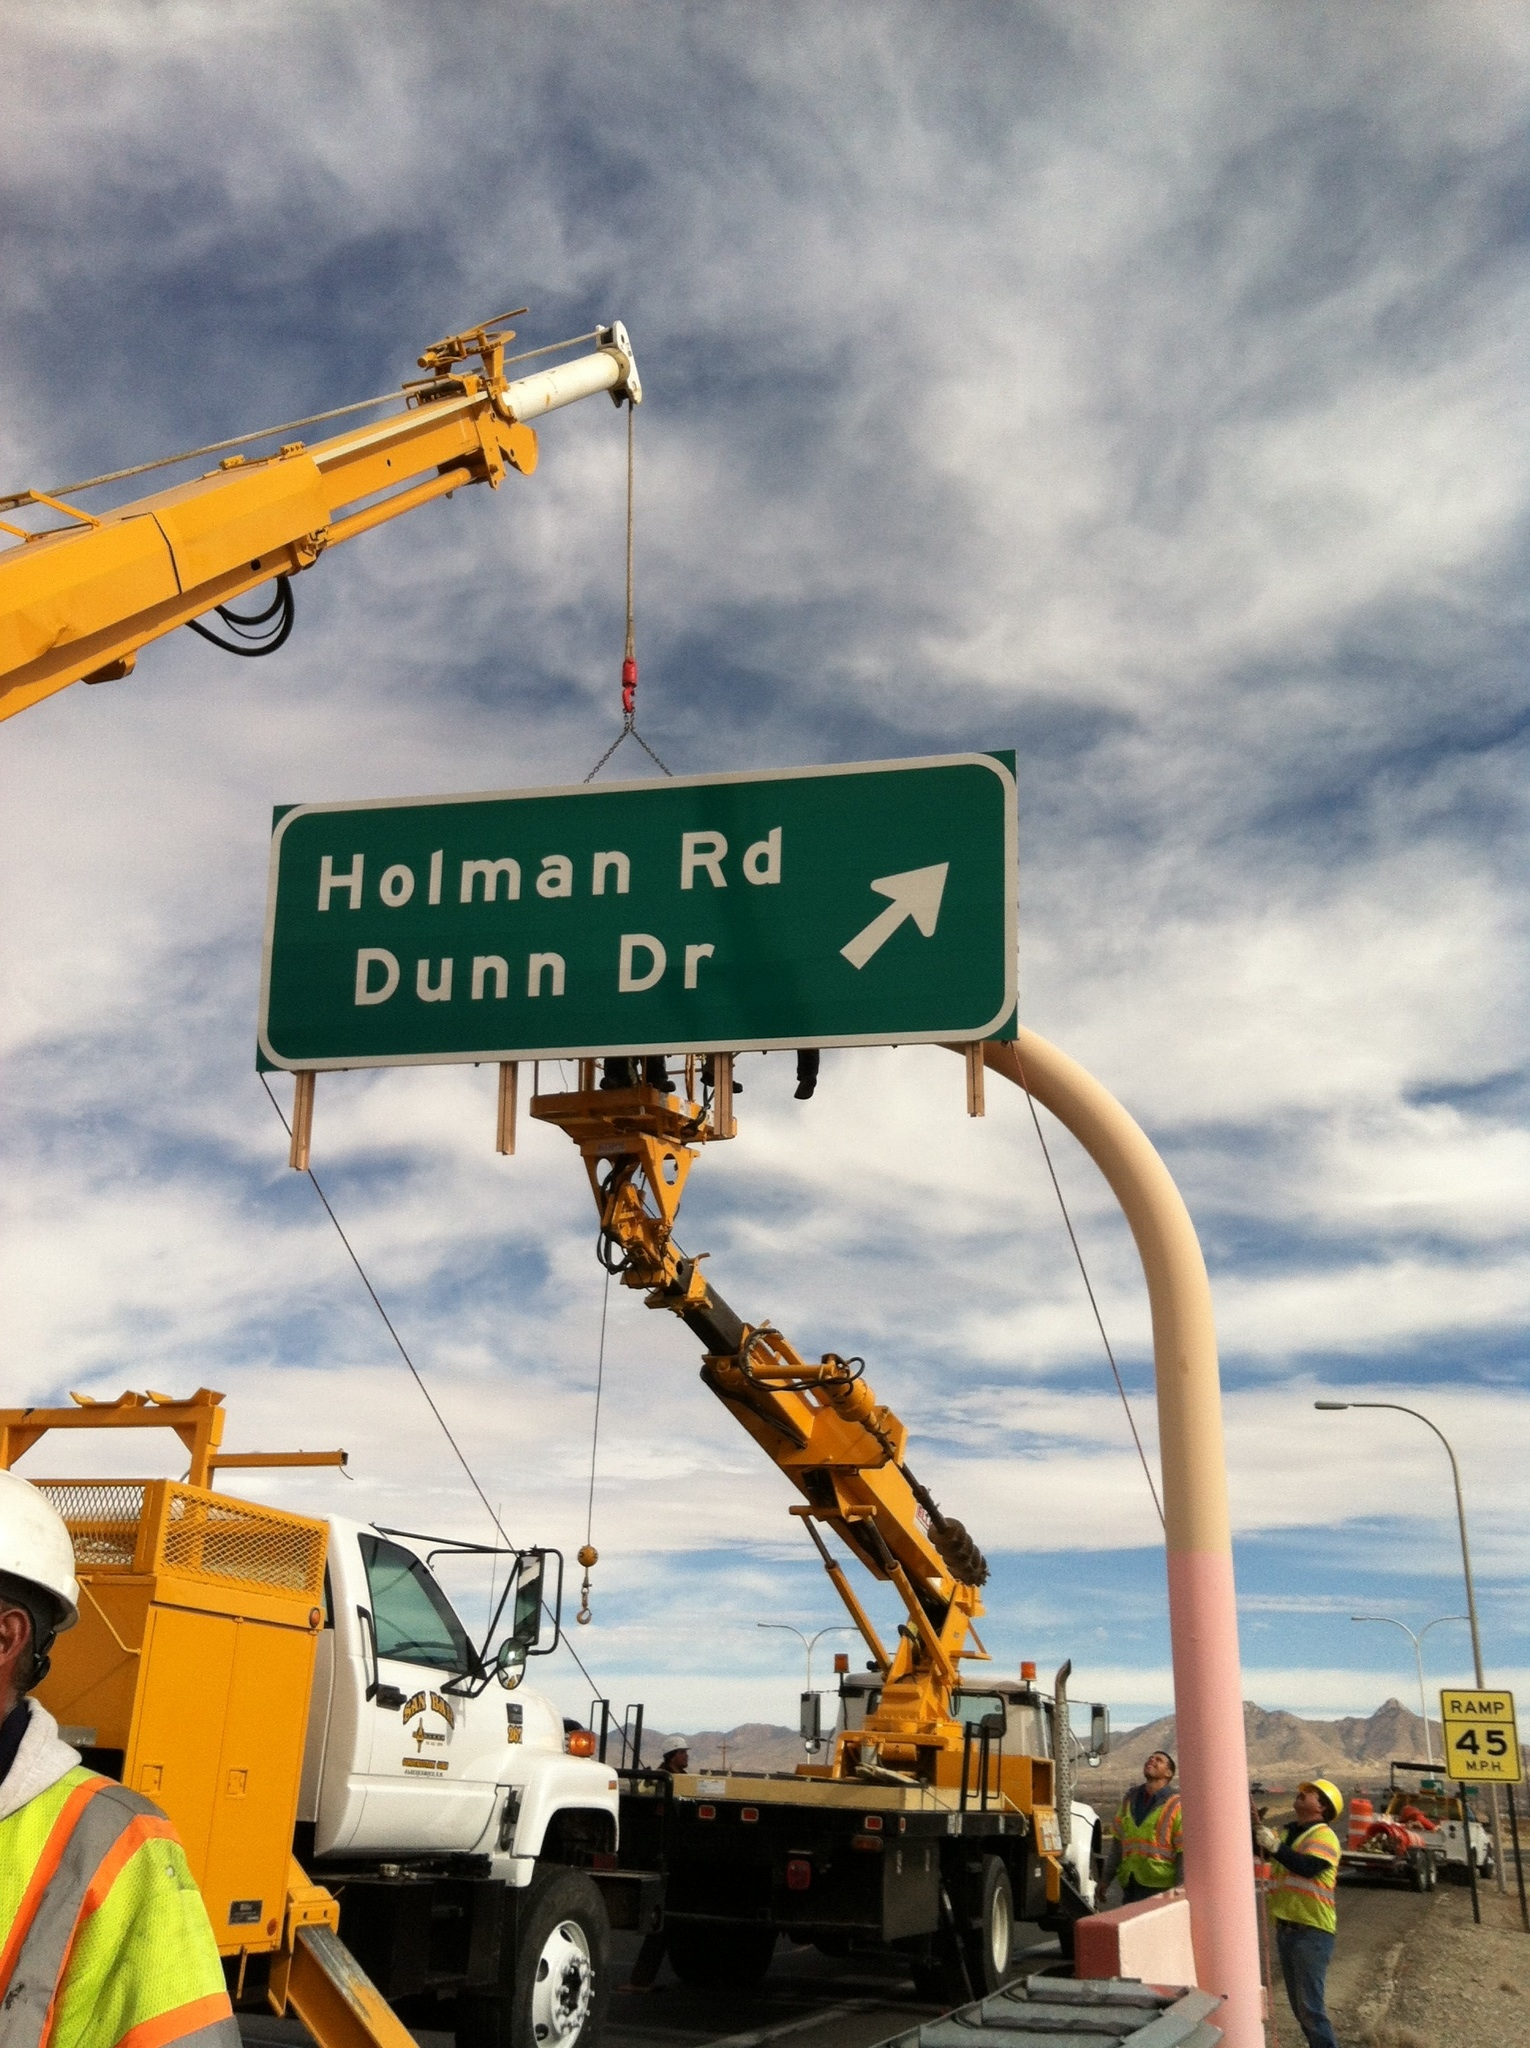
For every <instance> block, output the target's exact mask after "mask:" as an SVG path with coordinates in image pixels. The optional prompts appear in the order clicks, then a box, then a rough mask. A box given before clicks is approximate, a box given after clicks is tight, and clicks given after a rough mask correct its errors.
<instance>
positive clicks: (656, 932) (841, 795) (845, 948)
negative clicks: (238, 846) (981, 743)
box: [259, 754, 1016, 1068]
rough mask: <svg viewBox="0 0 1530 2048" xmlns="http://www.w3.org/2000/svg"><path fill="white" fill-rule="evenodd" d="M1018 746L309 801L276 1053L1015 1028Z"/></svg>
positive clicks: (285, 1062)
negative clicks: (572, 784) (556, 785)
mask: <svg viewBox="0 0 1530 2048" xmlns="http://www.w3.org/2000/svg"><path fill="white" fill-rule="evenodd" d="M1015 840H1016V815H1015V777H1014V756H1013V755H1012V754H953V755H947V756H941V757H939V758H937V759H933V760H920V761H867V762H856V763H853V764H852V765H850V766H847V767H837V768H789V769H781V770H776V771H772V772H770V773H767V774H760V775H714V776H676V777H674V778H672V779H671V780H668V781H665V782H642V783H608V784H604V785H601V786H599V787H596V788H588V787H585V786H580V787H578V788H574V789H551V790H540V789H537V790H512V791H507V792H504V793H501V794H489V795H479V796H453V797H428V798H415V797H405V798H399V799H396V800H389V801H386V802H377V803H372V802H362V803H340V804H298V805H295V806H293V807H292V808H290V809H288V810H285V811H282V812H279V813H278V816H277V823H276V829H275V833H274V835H273V840H272V847H271V882H270V896H269V901H268V905H267V912H266V946H265V964H264V970H263V973H262V976H261V991H260V1037H259V1043H260V1055H261V1059H262V1063H263V1064H269V1065H271V1066H275V1067H290V1068H300V1067H381V1066H409V1065H418V1064H424V1063H431V1062H444V1061H463V1060H518V1059H559V1058H575V1057H580V1056H583V1057H591V1056H594V1055H598V1054H602V1053H641V1052H744V1051H751V1050H762V1049H770V1048H773V1047H776V1046H802V1045H881V1044H888V1043H910V1042H913V1041H916V1040H920V1039H976V1038H995V1037H1011V1036H1013V1034H1014V1029H1015V891H1016V855H1015Z"/></svg>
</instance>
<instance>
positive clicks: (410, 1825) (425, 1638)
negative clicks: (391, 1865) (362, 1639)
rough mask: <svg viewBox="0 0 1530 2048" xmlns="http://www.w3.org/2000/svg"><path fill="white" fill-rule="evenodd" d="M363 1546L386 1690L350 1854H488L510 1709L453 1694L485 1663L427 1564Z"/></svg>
mask: <svg viewBox="0 0 1530 2048" xmlns="http://www.w3.org/2000/svg"><path fill="white" fill-rule="evenodd" d="M357 1542H358V1544H359V1546H360V1550H361V1559H362V1565H363V1568H364V1572H365V1577H366V1584H367V1592H368V1612H369V1614H370V1621H369V1622H368V1623H367V1624H366V1625H365V1633H366V1634H367V1635H368V1636H369V1637H370V1644H369V1648H370V1650H371V1654H372V1657H373V1660H374V1668H373V1672H372V1680H373V1682H374V1683H375V1685H376V1688H377V1690H376V1694H375V1696H374V1698H373V1700H372V1702H371V1705H370V1707H369V1708H368V1710H367V1715H368V1719H369V1721H370V1725H371V1744H370V1758H369V1764H368V1769H367V1796H366V1805H365V1809H364V1811H363V1814H362V1816H361V1822H360V1826H359V1828H358V1831H357V1833H356V1834H355V1835H353V1836H352V1838H351V1840H350V1842H349V1844H348V1845H347V1846H348V1847H349V1848H351V1849H353V1850H358V1849H362V1850H386V1849H393V1850H397V1851H399V1852H400V1853H404V1854H407V1853H408V1852H409V1851H411V1850H414V1851H416V1852H418V1851H436V1852H442V1851H452V1850H456V1851H467V1850H472V1849H478V1848H481V1847H482V1846H483V1838H484V1837H485V1835H486V1834H487V1832H488V1828H489V1825H490V1822H491V1820H492V1818H493V1815H494V1809H495V1779H496V1777H500V1776H502V1775H503V1773H502V1771H499V1770H498V1769H497V1765H498V1763H499V1760H500V1753H501V1751H502V1750H503V1747H504V1729H503V1720H504V1714H503V1709H502V1707H501V1706H500V1703H499V1701H497V1700H493V1701H489V1700H483V1699H478V1700H470V1699H467V1698H465V1697H464V1696H463V1694H461V1693H460V1692H450V1691H448V1690H447V1689H446V1688H447V1686H448V1683H449V1681H450V1680H452V1679H454V1678H461V1677H466V1676H469V1675H472V1674H474V1673H475V1672H476V1671H477V1668H478V1667H477V1659H476V1657H475V1655H474V1652H473V1649H472V1646H471V1644H470V1643H469V1642H468V1638H467V1631H466V1630H465V1629H464V1628H463V1626H462V1623H461V1622H460V1621H459V1620H458V1618H457V1615H456V1612H455V1610H454V1609H453V1607H452V1604H451V1602H450V1601H449V1600H448V1599H447V1597H446V1595H445V1594H444V1593H443V1592H442V1590H441V1588H440V1586H438V1585H437V1583H436V1581H435V1579H434V1577H433V1576H432V1575H431V1572H430V1570H429V1568H428V1567H427V1566H426V1564H425V1562H424V1560H423V1559H422V1558H420V1557H418V1556H416V1555H415V1553H414V1552H413V1551H412V1550H407V1549H405V1547H404V1546H403V1545H402V1544H401V1543H394V1542H392V1541H391V1540H390V1539H389V1538H388V1537H386V1536H374V1535H372V1534H370V1533H369V1532H366V1533H363V1534H361V1535H360V1536H358V1538H357ZM491 1724H492V1725H491ZM490 1746H492V1756H485V1755H484V1752H485V1750H486V1748H488V1747H490ZM475 1765H477V1766H478V1767H479V1769H478V1770H475V1769H474V1766H475ZM485 1766H487V1771H488V1782H487V1783H485V1782H484V1780H483V1777H482V1775H481V1771H482V1770H483V1768H484V1767H485Z"/></svg>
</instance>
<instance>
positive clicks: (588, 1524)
mask: <svg viewBox="0 0 1530 2048" xmlns="http://www.w3.org/2000/svg"><path fill="white" fill-rule="evenodd" d="M610 1305H611V1271H610V1268H609V1267H607V1269H606V1284H605V1288H604V1290H603V1291H602V1293H601V1297H600V1348H599V1350H598V1351H597V1353H596V1356H595V1425H594V1427H593V1428H592V1429H591V1431H590V1501H589V1506H588V1508H587V1509H586V1511H585V1517H584V1540H585V1542H586V1544H588V1543H589V1541H590V1535H591V1532H592V1531H593V1529H594V1527H595V1452H596V1449H597V1447H598V1445H599V1443H600V1396H601V1390H602V1389H603V1387H604V1386H605V1383H606V1310H607V1309H608V1308H609V1307H610Z"/></svg>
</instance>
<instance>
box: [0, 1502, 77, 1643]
mask: <svg viewBox="0 0 1530 2048" xmlns="http://www.w3.org/2000/svg"><path fill="white" fill-rule="evenodd" d="M0 1572H8V1573H9V1574H10V1576H11V1577H12V1578H15V1579H26V1580H29V1581H30V1582H31V1584H32V1585H34V1586H41V1587H42V1589H43V1591H44V1592H45V1593H51V1594H52V1595H53V1598H54V1599H55V1600H56V1601H57V1602H58V1603H59V1604H60V1606H61V1607H62V1608H63V1610H64V1612H63V1614H62V1616H61V1617H60V1619H59V1624H58V1625H59V1627H60V1628H61V1629H64V1628H73V1627H74V1625H75V1623H76V1622H77V1621H78V1620H79V1618H80V1582H79V1580H78V1579H77V1578H76V1577H75V1575H74V1543H73V1541H72V1540H71V1538H70V1535H69V1531H68V1529H67V1528H66V1527H65V1525H64V1518H63V1516H62V1515H61V1514H60V1513H59V1511H58V1509H57V1508H56V1507H54V1505H53V1503H52V1502H51V1501H49V1500H47V1499H46V1498H45V1497H44V1496H43V1495H42V1494H40V1493H39V1492H38V1490H37V1488H36V1487H35V1486H33V1485H31V1484H30V1483H29V1482H28V1481H27V1480H25V1479H22V1478H19V1477H18V1476H17V1474H16V1473H14V1472H0Z"/></svg>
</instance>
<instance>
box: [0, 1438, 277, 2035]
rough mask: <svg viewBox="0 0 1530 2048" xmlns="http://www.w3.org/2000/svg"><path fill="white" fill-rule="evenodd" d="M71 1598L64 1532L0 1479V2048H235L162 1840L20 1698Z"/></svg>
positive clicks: (218, 1976) (182, 1886) (73, 1606)
mask: <svg viewBox="0 0 1530 2048" xmlns="http://www.w3.org/2000/svg"><path fill="white" fill-rule="evenodd" d="M79 1597H80V1589H79V1585H78V1583H77V1581H76V1579H75V1575H74V1546H73V1544H72V1543H71V1541H70V1538H69V1531H68V1530H67V1529H66V1528H65V1526H64V1523H63V1520H62V1519H61V1517H60V1516H59V1515H58V1514H57V1513H55V1511H54V1509H53V1507H52V1506H51V1505H50V1503H49V1502H48V1501H47V1500H45V1499H44V1498H43V1496H42V1494H41V1493H39V1492H38V1490H37V1489H36V1487H34V1486H29V1485H28V1484H27V1482H26V1481H25V1480H24V1479H19V1478H18V1477H17V1476H16V1474H15V1473H14V1472H0V2044H3V2048H172V2044H184V2048H239V2028H238V2025H237V2023H236V2021H235V2019H234V2015H233V2009H232V2007H231V2006H230V2004H229V1998H228V1992H227V1990H226V1988H225V1986H224V1981H223V1966H222V1964H221V1962H220V1961H219V1959H218V1949H217V1944H216V1942H215V1941H214V1940H213V1932H212V1927H211V1925H210V1923H209V1921H208V1918H207V1908H206V1907H205V1906H204V1905H203V1903H202V1895H201V1893H200V1892H199V1891H198V1890H197V1887H196V1881H195V1879H194V1878H193V1877H192V1875H191V1871H190V1869H189V1868H188V1866H187V1863H186V1852H185V1850H184V1849H183V1848H182V1847H181V1845H180V1842H179V1841H178V1840H177V1839H176V1834H175V1830H174V1828H173V1827H171V1825H170V1823H169V1821H168V1820H166V1818H165V1816H164V1815H163V1814H162V1813H161V1812H160V1810H159V1808H158V1807H157V1806H154V1805H153V1804H151V1802H150V1801H149V1800H147V1799H144V1798H141V1797H140V1796H139V1794H138V1793H136V1792H129V1791H128V1790H127V1789H126V1787H125V1786H122V1785H118V1784H116V1783H114V1781H113V1780H112V1779H110V1778H103V1777H100V1776H98V1775H97V1773H96V1772H94V1771H90V1770H87V1769H86V1768H85V1766H84V1765H83V1764H82V1763H81V1761H80V1757H79V1752H78V1751H77V1750H73V1749H70V1748H69V1746H68V1745H67V1744H66V1743H64V1742H61V1741H60V1740H59V1735H58V1727H57V1724H56V1723H55V1721H54V1719H53V1716H52V1715H51V1714H50V1713H48V1712H47V1711H46V1709H45V1708H43V1707H42V1706H40V1705H39V1704H38V1702H37V1701H36V1700H34V1699H29V1698H28V1697H27V1694H28V1693H29V1692H30V1691H31V1689H32V1687H33V1686H35V1685H38V1684H40V1683H41V1681H42V1679H43V1678H44V1677H45V1676H46V1674H47V1670H48V1653H49V1651H50V1650H51V1648H52V1646H53V1638H54V1636H55V1635H56V1634H57V1633H58V1631H59V1630H60V1629H67V1628H73V1627H74V1624H75V1623H76V1621H77V1620H78V1619H79Z"/></svg>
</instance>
